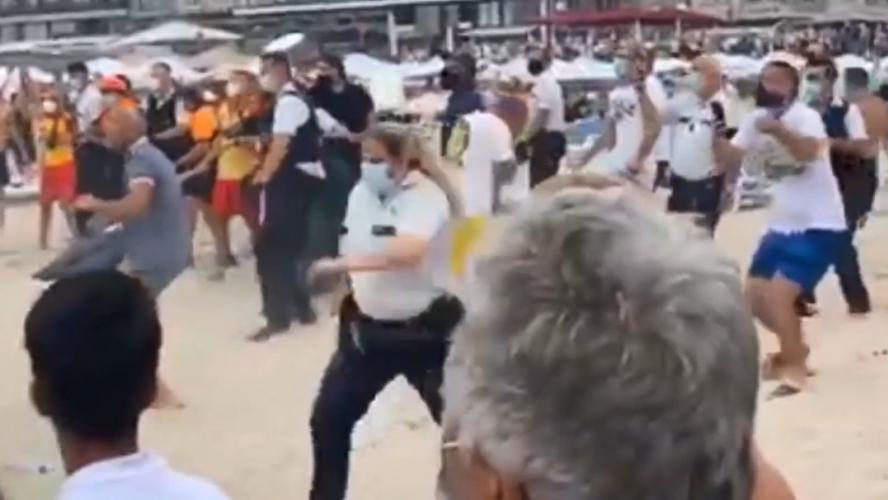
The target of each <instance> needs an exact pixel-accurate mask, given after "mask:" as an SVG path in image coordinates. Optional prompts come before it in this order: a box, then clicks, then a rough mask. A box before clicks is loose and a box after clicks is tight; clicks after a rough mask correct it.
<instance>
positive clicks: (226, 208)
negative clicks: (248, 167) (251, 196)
mask: <svg viewBox="0 0 888 500" xmlns="http://www.w3.org/2000/svg"><path fill="white" fill-rule="evenodd" d="M213 209H214V210H215V211H216V213H217V214H219V216H220V217H222V218H224V219H229V218H231V217H234V216H237V215H240V216H241V217H243V218H244V219H246V220H247V221H248V222H252V221H255V220H256V209H255V208H254V207H253V206H252V205H251V204H250V202H249V201H248V200H247V197H246V196H244V189H243V186H242V185H241V181H234V180H217V181H216V184H215V185H214V186H213Z"/></svg>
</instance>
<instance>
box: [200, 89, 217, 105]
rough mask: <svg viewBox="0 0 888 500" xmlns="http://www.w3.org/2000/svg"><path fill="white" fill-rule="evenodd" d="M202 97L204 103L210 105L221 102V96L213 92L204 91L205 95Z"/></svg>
mask: <svg viewBox="0 0 888 500" xmlns="http://www.w3.org/2000/svg"><path fill="white" fill-rule="evenodd" d="M201 97H203V100H204V102H205V103H208V104H215V103H216V101H218V100H219V96H217V95H216V93H215V92H213V91H211V90H204V93H203V95H202V96H201Z"/></svg>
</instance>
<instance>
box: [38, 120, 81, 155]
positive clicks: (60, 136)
mask: <svg viewBox="0 0 888 500" xmlns="http://www.w3.org/2000/svg"><path fill="white" fill-rule="evenodd" d="M73 123H74V122H73V120H72V119H71V117H70V116H69V115H68V114H63V115H61V116H58V117H44V118H40V119H39V121H38V122H37V137H38V138H39V140H40V143H41V144H42V145H43V147H44V148H46V149H45V153H44V157H43V166H44V167H45V168H57V167H62V166H65V165H71V164H73V163H74V128H73ZM53 129H55V132H53ZM50 139H53V140H54V142H53V144H48V142H49V141H50Z"/></svg>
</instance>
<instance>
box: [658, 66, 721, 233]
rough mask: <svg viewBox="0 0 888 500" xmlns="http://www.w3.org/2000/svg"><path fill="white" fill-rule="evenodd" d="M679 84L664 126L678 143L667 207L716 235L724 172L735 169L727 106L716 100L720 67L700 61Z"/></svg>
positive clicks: (719, 82) (675, 148) (673, 155)
mask: <svg viewBox="0 0 888 500" xmlns="http://www.w3.org/2000/svg"><path fill="white" fill-rule="evenodd" d="M676 86H677V91H676V95H675V96H673V97H672V99H670V100H669V103H668V104H667V105H666V108H665V110H664V112H663V123H664V124H669V125H671V126H672V128H673V132H674V139H675V142H674V144H673V149H672V162H671V171H672V176H671V185H672V191H671V193H670V195H669V201H668V203H667V209H668V210H669V211H670V212H675V213H691V214H694V215H696V216H697V222H698V224H699V225H700V226H701V227H703V228H705V229H707V230H708V231H709V232H710V233H715V227H716V225H717V224H718V221H719V218H720V214H721V198H722V192H723V190H724V184H725V175H724V172H725V170H727V169H728V168H730V167H731V165H730V163H729V161H730V159H729V156H730V153H729V152H728V151H727V150H726V148H727V146H728V142H727V139H726V132H725V116H724V107H723V106H722V105H721V103H719V102H717V101H716V100H715V96H716V94H717V93H718V91H719V89H720V88H721V65H720V64H719V62H718V60H717V59H715V58H714V57H710V56H700V57H697V58H696V59H694V61H693V63H692V65H691V70H690V72H689V73H688V74H687V75H685V76H684V77H683V78H681V79H679V80H678V82H677V83H676Z"/></svg>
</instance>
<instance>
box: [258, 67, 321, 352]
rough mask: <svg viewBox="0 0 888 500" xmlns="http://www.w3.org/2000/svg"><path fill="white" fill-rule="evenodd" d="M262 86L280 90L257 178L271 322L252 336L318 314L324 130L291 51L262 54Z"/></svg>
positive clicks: (265, 307)
mask: <svg viewBox="0 0 888 500" xmlns="http://www.w3.org/2000/svg"><path fill="white" fill-rule="evenodd" d="M261 81H262V86H263V88H264V89H265V90H266V91H268V92H273V93H275V94H276V95H277V104H276V106H275V110H274V123H273V124H272V131H271V133H272V138H271V144H270V145H269V147H268V153H267V154H266V156H265V159H264V161H263V162H262V165H261V167H260V168H259V169H258V171H257V172H256V174H255V176H254V178H253V182H254V184H256V185H258V186H261V187H262V194H261V202H260V214H259V223H260V229H259V232H258V234H257V237H256V267H257V271H258V274H259V281H260V288H261V293H262V312H263V314H264V316H265V318H266V321H267V323H266V325H265V326H264V327H262V328H261V329H259V331H257V332H256V333H255V334H254V335H253V336H251V337H250V339H251V340H253V341H256V342H264V341H267V340H269V339H270V338H271V337H273V336H275V335H279V334H282V333H285V332H286V331H287V330H288V329H289V328H290V325H291V323H292V321H293V320H296V321H298V322H299V323H302V324H311V323H314V322H315V321H316V320H317V317H316V315H315V312H314V310H313V309H312V306H311V297H310V295H309V293H308V289H307V286H306V283H305V269H304V267H303V266H307V264H306V263H305V262H304V259H305V258H306V239H307V235H308V224H309V209H310V207H311V204H312V203H313V199H314V193H316V192H317V191H318V189H319V188H320V186H321V182H322V180H321V179H322V178H323V177H324V171H323V168H322V167H321V162H320V150H321V139H322V136H323V133H322V131H321V128H320V126H319V124H318V120H317V117H316V115H315V112H314V110H313V109H312V108H311V106H310V105H309V104H308V103H307V102H306V101H305V100H304V99H303V97H302V95H301V94H300V93H299V91H298V90H297V89H296V86H295V85H294V84H293V82H292V73H291V69H290V62H289V59H288V57H287V55H286V54H281V53H267V54H263V56H262V78H261Z"/></svg>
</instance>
